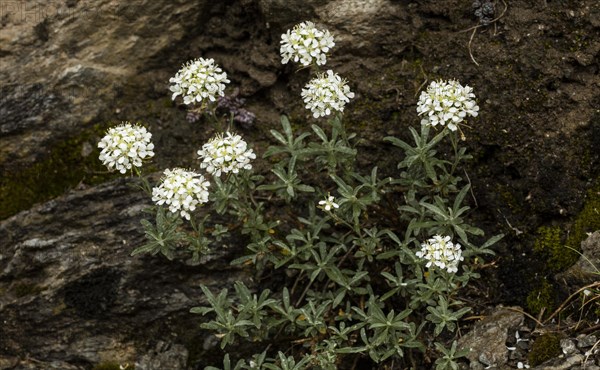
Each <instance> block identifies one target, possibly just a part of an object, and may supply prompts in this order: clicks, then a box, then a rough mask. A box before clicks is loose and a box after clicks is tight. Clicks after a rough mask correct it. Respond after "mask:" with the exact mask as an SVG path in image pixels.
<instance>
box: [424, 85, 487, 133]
mask: <svg viewBox="0 0 600 370" xmlns="http://www.w3.org/2000/svg"><path fill="white" fill-rule="evenodd" d="M417 113H419V115H420V116H422V117H423V118H422V119H421V124H422V125H431V126H437V125H441V126H448V128H449V129H450V130H452V131H456V129H457V128H458V126H457V125H458V124H459V123H461V122H462V121H464V119H465V117H467V116H471V117H476V116H477V115H478V114H479V106H478V105H477V102H476V101H475V94H474V93H473V89H472V88H471V87H469V86H464V87H463V86H462V85H461V84H460V83H459V82H458V81H456V80H450V81H448V82H446V81H433V82H432V83H431V84H429V87H427V90H426V91H422V92H421V96H420V97H419V102H418V103H417Z"/></svg>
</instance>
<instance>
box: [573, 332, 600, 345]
mask: <svg viewBox="0 0 600 370" xmlns="http://www.w3.org/2000/svg"><path fill="white" fill-rule="evenodd" d="M597 341H598V337H597V336H595V335H594V334H589V335H586V334H580V335H578V336H577V347H579V348H588V347H592V346H593V345H594V344H596V342H597Z"/></svg>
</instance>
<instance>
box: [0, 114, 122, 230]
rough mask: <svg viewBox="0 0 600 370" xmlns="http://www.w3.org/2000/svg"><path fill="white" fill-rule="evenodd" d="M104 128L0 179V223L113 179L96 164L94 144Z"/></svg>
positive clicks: (63, 143)
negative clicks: (82, 186)
mask: <svg viewBox="0 0 600 370" xmlns="http://www.w3.org/2000/svg"><path fill="white" fill-rule="evenodd" d="M103 134H104V127H101V126H99V125H98V126H95V127H94V128H92V129H89V130H86V131H84V132H83V133H81V134H79V135H78V136H76V137H71V138H68V139H66V140H64V141H61V142H58V143H57V144H55V145H54V146H53V147H52V148H51V149H50V151H49V153H48V155H47V156H46V158H45V159H43V160H41V161H39V162H36V163H34V164H33V165H32V166H30V167H28V168H25V169H20V170H18V171H13V172H10V171H7V172H8V173H5V174H4V176H2V178H1V179H0V220H2V219H5V218H8V217H10V216H12V215H14V214H16V213H17V212H20V211H22V210H25V209H28V208H30V207H31V206H32V205H33V204H35V203H39V202H44V201H47V200H49V199H52V198H54V197H57V196H59V195H61V194H64V193H65V192H66V191H68V190H69V189H72V188H74V187H75V186H77V185H78V184H80V183H85V184H87V185H95V184H99V183H101V182H104V181H106V180H108V179H110V178H113V177H115V176H116V175H115V174H112V173H109V172H107V170H106V167H104V166H103V165H102V163H101V162H100V161H99V160H98V155H99V150H98V148H97V147H96V142H97V141H98V139H99V137H100V136H101V135H103Z"/></svg>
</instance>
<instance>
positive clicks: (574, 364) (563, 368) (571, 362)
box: [531, 353, 584, 370]
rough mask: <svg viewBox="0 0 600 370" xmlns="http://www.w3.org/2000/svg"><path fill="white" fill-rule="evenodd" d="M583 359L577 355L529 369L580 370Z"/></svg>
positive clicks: (556, 359)
mask: <svg viewBox="0 0 600 370" xmlns="http://www.w3.org/2000/svg"><path fill="white" fill-rule="evenodd" d="M583 360H584V357H583V355H582V354H580V353H577V354H574V355H572V356H568V357H566V358H555V359H552V360H549V361H547V362H546V363H544V364H542V365H539V366H536V367H533V368H531V369H532V370H578V369H581V368H582V367H581V364H582V363H583Z"/></svg>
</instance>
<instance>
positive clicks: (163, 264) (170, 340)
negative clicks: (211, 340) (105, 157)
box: [0, 179, 245, 370]
mask: <svg viewBox="0 0 600 370" xmlns="http://www.w3.org/2000/svg"><path fill="white" fill-rule="evenodd" d="M133 182H134V180H131V179H119V180H115V181H113V182H110V183H106V184H105V185H102V186H98V187H93V188H89V189H85V190H80V191H72V192H70V193H69V194H67V195H65V196H63V197H59V198H57V199H55V200H53V201H51V202H48V203H45V204H41V205H38V206H36V207H34V208H32V209H31V210H29V211H24V212H21V213H20V214H18V215H16V216H13V217H11V218H9V219H7V220H4V221H1V222H0V250H1V251H2V254H3V255H4V256H5V258H4V259H3V260H1V261H0V291H2V292H3V294H2V295H0V317H1V318H2V320H1V321H0V364H1V365H2V366H3V367H0V368H7V369H10V368H11V366H12V367H13V368H16V369H30V368H31V369H66V370H70V369H85V368H89V367H90V365H93V364H97V363H100V362H104V361H110V362H118V363H126V362H128V363H135V362H138V363H140V364H143V366H140V367H139V368H140V369H144V368H147V369H157V370H158V369H173V370H177V369H184V368H185V366H186V361H187V357H188V355H187V353H188V352H187V349H186V346H187V345H190V340H191V337H192V336H198V335H202V334H201V332H200V330H199V323H200V317H198V316H196V315H192V314H190V313H189V310H190V308H191V307H194V306H198V305H203V304H205V301H204V295H203V293H202V292H201V290H200V288H199V284H200V283H203V284H206V285H208V286H209V287H210V288H211V289H213V290H218V289H221V288H222V287H225V286H228V285H230V284H232V283H233V281H234V280H242V279H244V280H245V275H244V274H242V273H241V272H240V271H238V270H237V269H232V268H231V267H230V266H228V263H226V262H225V261H226V259H227V258H231V257H228V256H230V255H231V253H233V252H235V249H234V248H229V249H220V254H216V255H214V256H212V257H211V258H207V259H204V260H203V261H202V262H201V263H200V264H197V265H196V266H186V265H185V264H184V262H183V260H184V258H183V255H182V256H179V262H170V261H168V260H166V259H164V258H160V257H158V256H155V257H147V256H136V257H131V256H130V254H131V252H132V251H133V249H134V248H136V247H137V246H139V245H140V244H141V243H143V242H144V237H143V230H142V227H141V225H140V223H139V222H140V219H141V218H142V217H144V213H143V212H142V210H143V208H144V207H143V206H146V205H148V199H147V198H146V197H145V196H144V195H143V194H141V193H139V191H138V190H136V189H135V188H134V187H132V184H133ZM115 210H127V211H123V212H117V211H115ZM206 335H209V333H206ZM159 340H160V341H159ZM25 359H26V360H25ZM15 361H16V363H15ZM82 364H88V365H85V366H84V365H82ZM166 364H169V365H166ZM15 366H16V367H15ZM36 366H37V367H36Z"/></svg>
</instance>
